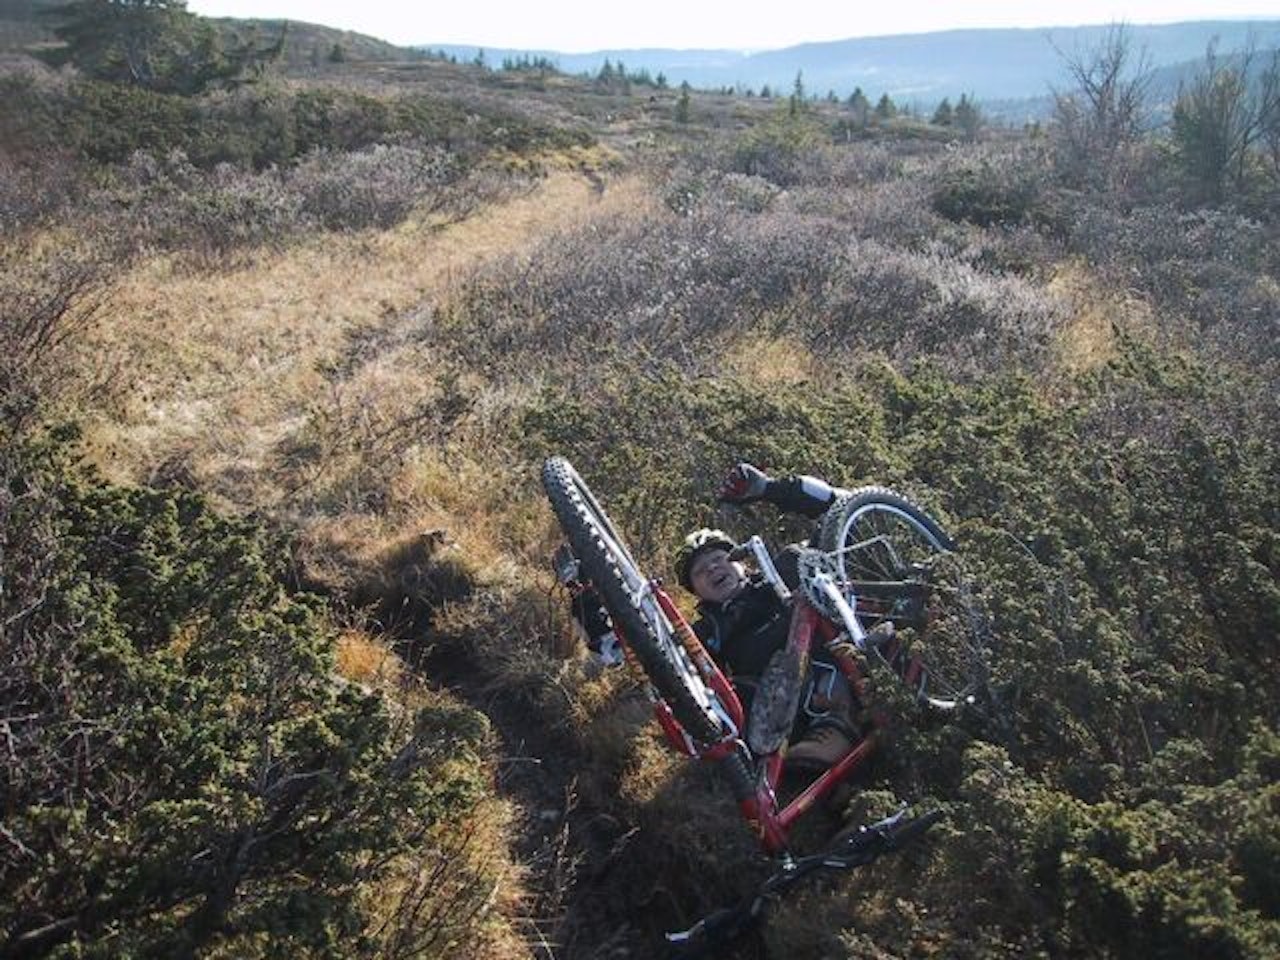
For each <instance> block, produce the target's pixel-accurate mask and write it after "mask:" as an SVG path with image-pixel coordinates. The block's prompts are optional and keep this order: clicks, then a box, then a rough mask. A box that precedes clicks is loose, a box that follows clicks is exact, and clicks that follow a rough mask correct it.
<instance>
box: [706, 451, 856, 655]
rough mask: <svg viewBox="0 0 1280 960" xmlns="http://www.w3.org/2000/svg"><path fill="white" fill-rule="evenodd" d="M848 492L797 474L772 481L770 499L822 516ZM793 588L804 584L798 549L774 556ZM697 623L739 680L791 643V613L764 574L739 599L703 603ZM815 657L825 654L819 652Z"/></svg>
mask: <svg viewBox="0 0 1280 960" xmlns="http://www.w3.org/2000/svg"><path fill="white" fill-rule="evenodd" d="M842 492H843V491H841V490H837V489H835V488H833V487H831V486H829V485H828V484H826V483H825V482H824V481H822V480H817V479H815V478H813V477H806V476H792V477H785V478H783V479H781V480H772V481H770V483H769V485H768V487H767V488H766V489H765V494H764V499H765V500H767V501H769V502H770V503H772V504H774V505H775V506H776V507H778V509H780V510H782V511H783V512H784V513H798V514H801V515H803V516H806V517H812V518H815V519H816V518H818V517H820V516H822V515H823V514H824V513H825V512H826V511H827V508H828V507H830V506H831V504H832V502H833V501H834V500H835V498H836V497H837V496H838V495H839V494H840V493H842ZM774 564H775V566H777V568H778V573H779V574H780V575H781V576H782V579H783V581H784V582H785V583H786V584H787V586H789V587H791V588H792V589H795V586H796V583H797V581H798V577H797V571H796V552H795V549H794V548H792V547H788V548H786V549H785V550H783V551H782V552H781V553H780V554H779V555H778V556H777V557H775V558H774ZM698 614H699V618H698V619H697V620H696V621H694V623H693V630H694V632H695V633H696V634H697V635H698V639H699V640H701V641H702V643H703V645H704V646H705V647H706V648H707V650H708V651H709V652H710V653H711V655H712V656H713V657H715V660H716V662H717V663H718V664H720V668H721V669H722V670H724V671H725V672H726V673H728V674H729V675H730V676H734V677H740V678H742V677H745V678H755V677H759V676H760V674H761V673H763V672H764V668H765V667H766V666H767V665H768V663H769V658H770V657H772V656H773V654H774V652H775V651H777V650H781V649H782V648H783V647H784V646H786V644H787V633H788V632H789V630H790V628H791V610H790V608H789V607H786V606H784V605H783V603H782V601H781V600H779V599H778V595H777V594H776V593H775V592H774V590H773V587H771V586H770V585H769V583H768V582H767V581H766V580H765V579H764V578H763V577H762V576H759V575H757V576H754V577H752V578H751V580H750V581H749V582H748V584H747V586H746V587H745V588H743V590H742V592H740V593H739V594H738V595H737V596H735V597H734V598H733V599H731V600H727V601H725V602H724V603H708V602H706V601H705V600H704V601H703V602H702V603H700V604H698ZM815 655H817V656H819V658H821V657H820V655H818V654H817V652H815Z"/></svg>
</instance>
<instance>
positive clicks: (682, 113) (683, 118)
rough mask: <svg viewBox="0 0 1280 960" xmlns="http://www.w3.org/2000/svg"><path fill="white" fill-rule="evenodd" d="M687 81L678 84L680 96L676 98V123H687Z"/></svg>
mask: <svg viewBox="0 0 1280 960" xmlns="http://www.w3.org/2000/svg"><path fill="white" fill-rule="evenodd" d="M689 108H690V97H689V81H687V80H686V81H684V82H683V83H681V84H680V98H679V99H678V100H676V123H688V122H689V114H690V109H689Z"/></svg>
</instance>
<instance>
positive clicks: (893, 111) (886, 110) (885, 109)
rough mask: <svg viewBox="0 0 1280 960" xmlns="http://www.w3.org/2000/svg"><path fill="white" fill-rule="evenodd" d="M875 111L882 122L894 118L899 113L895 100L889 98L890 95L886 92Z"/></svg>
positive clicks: (877, 103)
mask: <svg viewBox="0 0 1280 960" xmlns="http://www.w3.org/2000/svg"><path fill="white" fill-rule="evenodd" d="M875 113H876V119H877V120H879V121H881V122H884V121H885V120H892V119H893V118H894V117H896V116H897V115H898V107H897V105H896V104H894V102H893V100H891V99H890V98H889V95H888V94H887V93H885V94H882V95H881V97H880V99H879V100H878V101H877V102H876V110H875Z"/></svg>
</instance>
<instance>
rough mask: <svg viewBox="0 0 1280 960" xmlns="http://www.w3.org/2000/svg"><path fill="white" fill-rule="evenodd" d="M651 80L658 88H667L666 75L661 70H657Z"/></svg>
mask: <svg viewBox="0 0 1280 960" xmlns="http://www.w3.org/2000/svg"><path fill="white" fill-rule="evenodd" d="M653 82H654V84H655V85H656V86H657V88H658V89H659V90H665V89H667V75H666V74H665V73H663V72H662V71H661V70H659V71H658V75H657V76H656V77H654V78H653Z"/></svg>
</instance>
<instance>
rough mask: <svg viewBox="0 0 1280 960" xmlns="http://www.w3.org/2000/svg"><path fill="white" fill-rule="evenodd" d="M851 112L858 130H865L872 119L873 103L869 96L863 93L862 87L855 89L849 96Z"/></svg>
mask: <svg viewBox="0 0 1280 960" xmlns="http://www.w3.org/2000/svg"><path fill="white" fill-rule="evenodd" d="M849 112H850V113H851V114H853V123H854V126H856V127H857V128H858V129H860V130H861V129H865V128H866V126H867V121H868V120H870V119H871V101H870V100H868V99H867V95H866V94H865V93H863V92H862V88H861V87H857V88H855V89H854V91H853V93H851V94H849Z"/></svg>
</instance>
